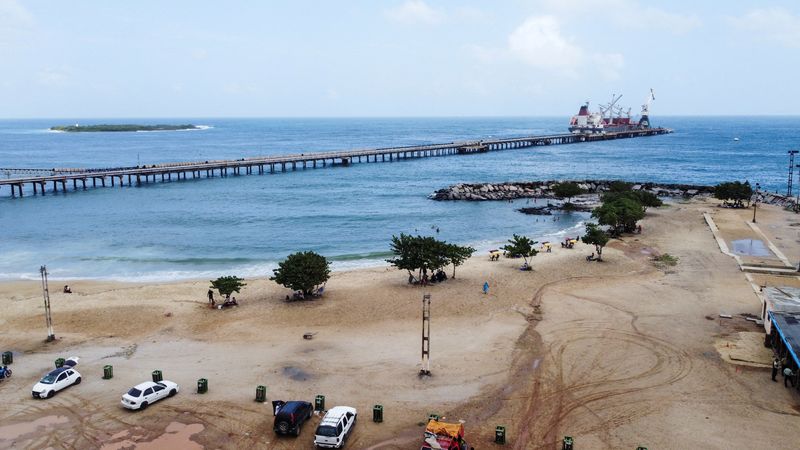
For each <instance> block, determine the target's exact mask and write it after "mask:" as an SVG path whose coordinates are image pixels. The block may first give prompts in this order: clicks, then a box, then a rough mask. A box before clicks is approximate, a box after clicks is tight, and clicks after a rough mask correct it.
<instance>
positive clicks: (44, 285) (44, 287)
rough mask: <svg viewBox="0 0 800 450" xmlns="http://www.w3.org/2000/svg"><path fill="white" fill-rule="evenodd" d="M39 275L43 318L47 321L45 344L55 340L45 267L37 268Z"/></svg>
mask: <svg viewBox="0 0 800 450" xmlns="http://www.w3.org/2000/svg"><path fill="white" fill-rule="evenodd" d="M39 273H41V274H42V296H43V297H44V316H45V319H46V320H47V342H52V341H54V340H55V339H56V335H55V334H54V333H53V318H52V317H51V316H50V290H49V289H48V286H47V266H41V267H39Z"/></svg>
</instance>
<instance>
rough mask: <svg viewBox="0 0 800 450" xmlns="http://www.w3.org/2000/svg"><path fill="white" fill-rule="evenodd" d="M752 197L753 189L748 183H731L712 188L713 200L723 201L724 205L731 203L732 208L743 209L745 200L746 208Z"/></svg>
mask: <svg viewBox="0 0 800 450" xmlns="http://www.w3.org/2000/svg"><path fill="white" fill-rule="evenodd" d="M752 196H753V188H752V187H751V186H750V182H748V181H745V182H744V183H742V182H741V181H733V182H730V181H729V182H726V183H720V184H718V185H716V186H715V187H714V198H717V199H719V200H723V201H724V202H725V204H727V203H728V201H733V207H734V208H744V201H745V200H746V201H747V203H748V206H749V204H750V198H751V197H752Z"/></svg>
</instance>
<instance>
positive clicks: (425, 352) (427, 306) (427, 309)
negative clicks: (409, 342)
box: [419, 294, 431, 376]
mask: <svg viewBox="0 0 800 450" xmlns="http://www.w3.org/2000/svg"><path fill="white" fill-rule="evenodd" d="M419 374H420V376H422V375H425V376H427V375H430V374H431V295H430V294H425V295H423V296H422V369H420V371H419Z"/></svg>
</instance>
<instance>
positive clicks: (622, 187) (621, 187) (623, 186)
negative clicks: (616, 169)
mask: <svg viewBox="0 0 800 450" xmlns="http://www.w3.org/2000/svg"><path fill="white" fill-rule="evenodd" d="M631 188H633V183H629V182H627V181H619V180H617V181H612V182H610V183H608V192H627V191H630V190H631Z"/></svg>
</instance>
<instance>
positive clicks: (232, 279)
mask: <svg viewBox="0 0 800 450" xmlns="http://www.w3.org/2000/svg"><path fill="white" fill-rule="evenodd" d="M245 286H247V284H246V283H244V280H243V279H242V278H239V277H237V276H234V275H228V276H225V277H219V278H217V279H216V280H211V289H216V290H217V292H219V295H222V296H225V297H227V296H229V295H231V294H233V293H234V292H236V293H239V291H240V290H241V289H242V288H243V287H245Z"/></svg>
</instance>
